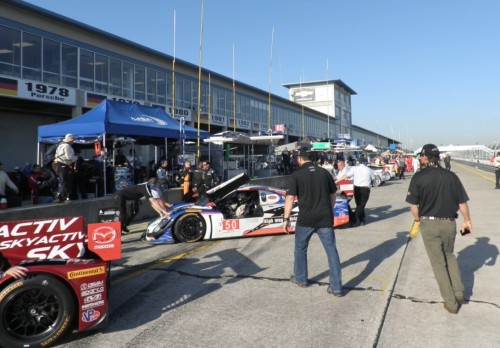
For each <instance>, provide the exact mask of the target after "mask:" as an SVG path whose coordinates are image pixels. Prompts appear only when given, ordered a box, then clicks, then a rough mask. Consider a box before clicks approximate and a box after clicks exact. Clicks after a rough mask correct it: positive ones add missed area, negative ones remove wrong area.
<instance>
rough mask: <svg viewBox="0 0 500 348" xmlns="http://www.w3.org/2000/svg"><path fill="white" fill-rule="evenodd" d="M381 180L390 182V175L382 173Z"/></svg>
mask: <svg viewBox="0 0 500 348" xmlns="http://www.w3.org/2000/svg"><path fill="white" fill-rule="evenodd" d="M382 179H384V181H389V180H391V173H389V172H383V173H382Z"/></svg>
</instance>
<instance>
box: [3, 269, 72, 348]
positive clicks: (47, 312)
mask: <svg viewBox="0 0 500 348" xmlns="http://www.w3.org/2000/svg"><path fill="white" fill-rule="evenodd" d="M73 315H74V304H73V299H72V296H71V293H70V291H69V290H68V289H67V288H66V287H65V286H64V284H62V283H61V281H59V280H58V279H56V278H54V277H52V276H50V275H45V274H38V275H34V276H30V277H28V278H26V279H19V280H17V281H15V282H13V283H11V284H9V285H8V286H7V287H6V288H5V289H3V290H2V292H0V317H1V323H0V346H2V347H31V346H36V347H38V346H42V347H44V346H51V345H52V344H53V343H54V341H56V340H57V339H58V338H60V337H61V336H62V335H63V334H64V333H66V332H67V331H68V330H69V329H70V328H71V323H72V320H73Z"/></svg>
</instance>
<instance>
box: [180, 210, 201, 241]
mask: <svg viewBox="0 0 500 348" xmlns="http://www.w3.org/2000/svg"><path fill="white" fill-rule="evenodd" d="M205 231H206V224H205V220H203V218H202V217H201V216H200V215H199V214H196V213H187V214H184V215H182V216H181V217H179V218H178V219H177V221H176V222H175V225H174V235H175V238H176V239H177V240H178V241H179V242H187V243H192V242H197V241H199V240H200V239H202V238H203V236H204V235H205Z"/></svg>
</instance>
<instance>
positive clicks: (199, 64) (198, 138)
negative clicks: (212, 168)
mask: <svg viewBox="0 0 500 348" xmlns="http://www.w3.org/2000/svg"><path fill="white" fill-rule="evenodd" d="M202 44H203V0H201V16H200V52H199V61H198V105H197V107H196V110H197V112H198V136H197V143H196V147H197V157H198V162H199V160H200V118H201V110H200V104H201V58H202V55H201V52H202Z"/></svg>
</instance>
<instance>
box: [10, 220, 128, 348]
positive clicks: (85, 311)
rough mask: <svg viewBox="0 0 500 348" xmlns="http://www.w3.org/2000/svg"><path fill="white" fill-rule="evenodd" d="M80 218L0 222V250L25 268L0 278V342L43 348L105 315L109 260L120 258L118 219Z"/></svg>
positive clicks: (96, 324) (104, 320) (89, 326)
mask: <svg viewBox="0 0 500 348" xmlns="http://www.w3.org/2000/svg"><path fill="white" fill-rule="evenodd" d="M84 226H85V224H84V220H83V217H64V218H53V219H51V218H48V219H43V220H24V221H7V222H0V236H1V239H0V253H1V254H2V257H3V258H4V259H6V260H7V261H8V263H9V264H10V265H11V266H12V265H20V266H23V267H26V268H27V269H28V272H27V275H26V276H25V277H23V278H21V279H14V278H12V277H11V276H9V275H4V276H3V277H0V347H3V348H7V347H9V348H10V347H48V346H52V345H53V344H54V342H55V341H56V340H57V339H59V338H60V337H62V336H63V335H64V334H65V333H67V332H69V331H71V330H77V331H83V330H88V329H95V328H100V327H102V326H104V325H105V324H106V323H107V320H108V286H109V273H110V266H109V261H110V260H115V259H120V258H121V240H120V231H121V230H120V223H119V222H111V223H99V224H89V225H88V226H87V231H85V229H84Z"/></svg>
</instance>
